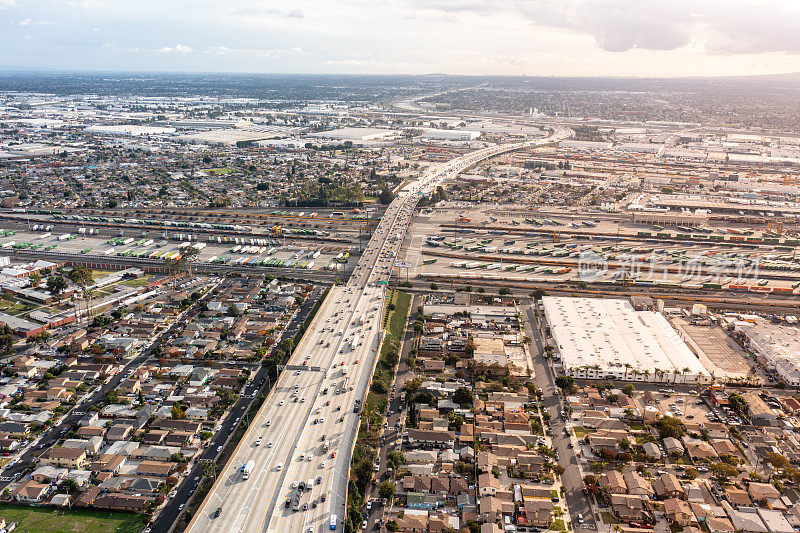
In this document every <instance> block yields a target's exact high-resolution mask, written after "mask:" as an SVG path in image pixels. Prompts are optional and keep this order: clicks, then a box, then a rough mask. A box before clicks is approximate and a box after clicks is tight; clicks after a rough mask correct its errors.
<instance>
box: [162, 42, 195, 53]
mask: <svg viewBox="0 0 800 533" xmlns="http://www.w3.org/2000/svg"><path fill="white" fill-rule="evenodd" d="M158 51H159V52H161V53H162V54H191V53H192V52H194V50H192V47H191V46H186V45H185V44H176V45H175V46H173V47H170V46H164V47H162V48H159V50H158Z"/></svg>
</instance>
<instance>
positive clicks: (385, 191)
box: [378, 187, 394, 205]
mask: <svg viewBox="0 0 800 533" xmlns="http://www.w3.org/2000/svg"><path fill="white" fill-rule="evenodd" d="M392 200H394V194H393V193H392V191H390V190H389V188H388V187H383V188H382V189H381V192H380V193H378V201H379V202H380V203H382V204H383V205H389V204H390V203H392Z"/></svg>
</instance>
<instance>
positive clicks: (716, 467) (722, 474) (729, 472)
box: [711, 463, 739, 481]
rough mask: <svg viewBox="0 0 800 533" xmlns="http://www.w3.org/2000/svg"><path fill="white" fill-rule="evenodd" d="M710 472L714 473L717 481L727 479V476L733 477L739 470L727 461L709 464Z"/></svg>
mask: <svg viewBox="0 0 800 533" xmlns="http://www.w3.org/2000/svg"><path fill="white" fill-rule="evenodd" d="M711 473H712V474H714V477H716V478H717V479H718V480H719V481H727V480H728V478H731V477H734V476H736V475H737V474H738V473H739V470H738V469H737V468H736V467H735V466H732V465H729V464H727V463H714V464H713V465H711Z"/></svg>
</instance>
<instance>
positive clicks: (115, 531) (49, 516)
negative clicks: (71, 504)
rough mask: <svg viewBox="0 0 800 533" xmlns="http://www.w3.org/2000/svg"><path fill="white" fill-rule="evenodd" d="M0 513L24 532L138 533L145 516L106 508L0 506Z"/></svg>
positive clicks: (18, 529)
mask: <svg viewBox="0 0 800 533" xmlns="http://www.w3.org/2000/svg"><path fill="white" fill-rule="evenodd" d="M0 516H2V517H3V518H5V519H6V522H7V523H8V522H16V523H17V529H16V531H24V532H25V533H138V532H139V531H141V530H142V528H143V527H144V526H143V525H142V517H141V516H139V515H134V514H128V513H111V512H104V511H83V510H81V511H64V510H58V509H45V508H41V507H16V506H13V505H0Z"/></svg>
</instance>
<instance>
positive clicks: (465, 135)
mask: <svg viewBox="0 0 800 533" xmlns="http://www.w3.org/2000/svg"><path fill="white" fill-rule="evenodd" d="M480 136H481V132H479V131H469V130H440V129H436V128H431V129H428V130H425V133H423V134H422V140H425V141H472V140H475V139H477V138H478V137H480Z"/></svg>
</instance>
